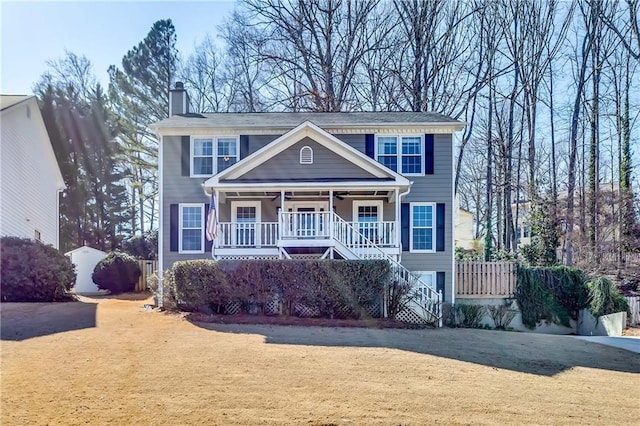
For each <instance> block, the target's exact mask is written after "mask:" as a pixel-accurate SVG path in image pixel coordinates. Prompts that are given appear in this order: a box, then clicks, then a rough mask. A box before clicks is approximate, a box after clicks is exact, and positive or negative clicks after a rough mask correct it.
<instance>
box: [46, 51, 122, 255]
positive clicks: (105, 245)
mask: <svg viewBox="0 0 640 426" xmlns="http://www.w3.org/2000/svg"><path fill="white" fill-rule="evenodd" d="M78 61H81V62H84V63H85V64H86V65H87V66H86V67H84V70H85V71H83V72H86V73H90V69H91V68H90V64H89V62H88V61H87V60H86V58H78V57H77V56H75V55H73V54H71V53H67V56H66V57H64V58H63V59H61V60H60V61H57V62H51V63H50V66H51V67H52V71H54V72H50V73H47V74H45V75H44V76H43V77H42V79H41V81H40V82H39V83H38V84H37V85H36V91H37V93H38V99H39V102H40V107H41V111H42V115H43V119H44V123H45V126H46V128H47V131H48V133H49V138H50V140H51V144H52V146H53V149H54V152H55V154H56V159H57V160H58V164H59V165H60V170H61V172H62V176H63V178H64V181H65V184H66V189H65V190H64V191H63V193H62V197H61V200H60V248H61V249H62V250H63V251H67V250H71V249H74V248H76V247H79V246H81V245H83V244H88V245H90V246H92V247H95V248H98V249H101V250H113V249H115V248H117V247H119V245H120V242H121V240H122V239H123V238H126V237H127V236H128V235H129V233H130V229H129V228H128V223H129V220H130V210H131V209H130V205H129V203H128V199H127V194H126V189H125V186H124V179H125V178H126V177H127V173H128V171H127V170H126V169H125V167H124V166H123V165H124V157H123V149H122V147H121V146H120V145H119V144H118V142H117V139H116V136H117V134H118V132H119V129H118V127H117V123H116V120H115V119H114V117H115V116H114V114H113V112H111V111H110V109H109V107H108V104H107V99H106V96H105V94H104V92H103V90H102V88H101V87H100V85H99V84H95V85H94V86H93V87H86V86H81V85H79V84H78V83H79V82H86V81H94V80H93V79H92V78H91V76H90V75H89V76H87V75H82V76H79V78H76V79H68V78H66V79H59V78H57V77H56V75H59V74H63V73H60V72H55V71H60V69H59V68H58V67H62V68H64V67H66V66H68V65H69V63H77V62H78Z"/></svg>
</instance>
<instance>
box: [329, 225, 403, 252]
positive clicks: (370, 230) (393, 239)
mask: <svg viewBox="0 0 640 426" xmlns="http://www.w3.org/2000/svg"><path fill="white" fill-rule="evenodd" d="M343 224H348V225H349V226H350V228H349V229H347V228H345V226H344V225H343ZM334 229H335V230H336V232H337V233H339V238H340V240H341V241H342V242H343V243H344V244H345V245H346V246H347V247H349V246H351V245H358V244H361V243H362V239H363V238H366V239H368V240H369V241H371V242H373V243H374V244H375V245H377V246H378V247H397V246H398V238H397V234H396V223H395V222H390V221H386V222H346V221H344V222H339V223H336V226H335V227H334ZM336 238H338V236H337V237H336Z"/></svg>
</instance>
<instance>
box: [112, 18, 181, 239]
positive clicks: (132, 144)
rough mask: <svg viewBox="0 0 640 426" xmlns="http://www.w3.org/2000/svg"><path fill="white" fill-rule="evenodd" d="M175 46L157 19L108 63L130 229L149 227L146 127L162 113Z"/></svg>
mask: <svg viewBox="0 0 640 426" xmlns="http://www.w3.org/2000/svg"><path fill="white" fill-rule="evenodd" d="M175 45H176V33H175V28H174V26H173V23H172V22H171V20H170V19H167V20H160V21H157V22H155V23H154V24H153V26H152V27H151V30H150V31H149V33H148V34H147V36H146V37H145V39H144V40H142V41H141V42H140V43H139V44H138V45H137V46H135V47H133V48H132V49H131V50H129V52H127V54H126V55H125V56H124V57H123V58H122V68H117V67H116V66H114V65H112V66H111V67H109V78H110V84H109V97H110V99H111V101H112V102H113V105H114V107H115V111H116V113H117V115H118V117H119V126H120V127H121V130H122V133H121V135H120V138H121V139H122V141H123V143H124V145H125V147H126V153H127V155H128V157H129V160H130V165H131V176H132V180H131V182H130V191H131V193H130V197H131V202H132V205H134V209H135V214H134V215H133V216H132V221H131V228H132V229H133V230H134V231H135V232H143V231H146V230H147V229H153V228H154V226H155V220H154V217H155V216H156V212H155V203H153V202H152V201H153V199H154V198H155V196H156V195H157V191H158V181H157V168H158V156H157V153H158V140H157V138H156V136H155V135H154V134H153V133H151V132H150V130H149V127H148V126H149V124H151V123H154V122H157V121H159V120H162V119H164V118H166V117H167V116H168V113H169V90H170V88H171V83H172V82H173V79H174V78H175V75H176V70H177V65H178V50H177V49H176V47H175ZM148 209H149V211H147V210H148ZM147 217H150V218H151V220H150V222H149V224H146V223H145V220H146V218H147Z"/></svg>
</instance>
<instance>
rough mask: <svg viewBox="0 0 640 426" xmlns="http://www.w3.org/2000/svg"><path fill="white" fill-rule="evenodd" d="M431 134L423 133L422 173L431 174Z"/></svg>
mask: <svg viewBox="0 0 640 426" xmlns="http://www.w3.org/2000/svg"><path fill="white" fill-rule="evenodd" d="M433 163H434V161H433V135H424V173H425V174H427V175H432V174H433Z"/></svg>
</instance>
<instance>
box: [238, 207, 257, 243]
mask: <svg viewBox="0 0 640 426" xmlns="http://www.w3.org/2000/svg"><path fill="white" fill-rule="evenodd" d="M260 216H261V211H260V201H232V202H231V221H232V222H233V225H232V228H233V229H232V235H231V241H232V244H233V245H235V246H259V245H260V228H259V222H260Z"/></svg>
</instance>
